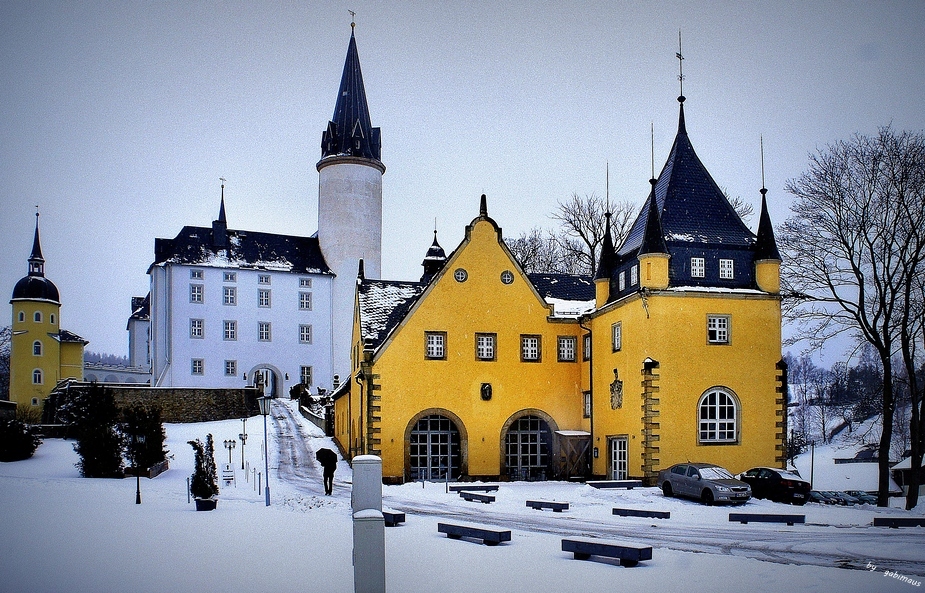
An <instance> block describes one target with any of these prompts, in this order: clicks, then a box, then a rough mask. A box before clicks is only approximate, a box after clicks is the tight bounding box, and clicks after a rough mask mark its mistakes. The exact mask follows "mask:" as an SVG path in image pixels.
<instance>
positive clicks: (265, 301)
mask: <svg viewBox="0 0 925 593" xmlns="http://www.w3.org/2000/svg"><path fill="white" fill-rule="evenodd" d="M271 303H272V301H271V294H270V289H269V288H258V289H257V306H258V307H261V308H264V309H268V308H269V307H270V306H271Z"/></svg>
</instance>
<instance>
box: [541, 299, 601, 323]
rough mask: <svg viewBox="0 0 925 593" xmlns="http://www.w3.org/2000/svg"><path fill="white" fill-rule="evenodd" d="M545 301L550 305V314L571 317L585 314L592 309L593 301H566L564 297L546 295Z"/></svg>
mask: <svg viewBox="0 0 925 593" xmlns="http://www.w3.org/2000/svg"><path fill="white" fill-rule="evenodd" d="M546 303H547V304H549V305H552V316H553V317H559V318H565V319H572V318H578V317H581V316H582V315H587V314H588V313H591V312H592V311H594V306H595V302H594V300H593V299H592V300H590V301H568V300H565V299H554V298H552V297H546Z"/></svg>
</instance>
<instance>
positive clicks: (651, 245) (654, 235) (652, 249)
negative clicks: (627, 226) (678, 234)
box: [639, 177, 668, 255]
mask: <svg viewBox="0 0 925 593" xmlns="http://www.w3.org/2000/svg"><path fill="white" fill-rule="evenodd" d="M649 183H650V184H651V185H652V192H651V193H650V194H649V200H648V213H647V215H646V229H645V233H644V234H643V236H642V245H640V246H639V255H645V254H647V253H668V246H667V245H666V244H665V233H664V231H663V230H662V217H661V215H660V214H659V212H658V200H657V199H656V198H655V184H656V183H658V180H656V179H655V178H654V177H653V178H652V179H650V180H649Z"/></svg>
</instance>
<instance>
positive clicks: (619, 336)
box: [610, 321, 623, 352]
mask: <svg viewBox="0 0 925 593" xmlns="http://www.w3.org/2000/svg"><path fill="white" fill-rule="evenodd" d="M610 343H611V345H612V346H613V351H614V352H619V351H620V350H621V349H622V348H623V322H622V321H620V322H617V323H614V324H613V325H611V326H610Z"/></svg>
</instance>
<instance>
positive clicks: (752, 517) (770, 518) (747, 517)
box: [729, 513, 806, 525]
mask: <svg viewBox="0 0 925 593" xmlns="http://www.w3.org/2000/svg"><path fill="white" fill-rule="evenodd" d="M729 520H730V521H733V522H734V521H738V522H739V523H742V524H743V525H747V524H748V523H749V522H753V523H786V524H787V525H793V524H794V523H806V515H775V514H771V513H729Z"/></svg>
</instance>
